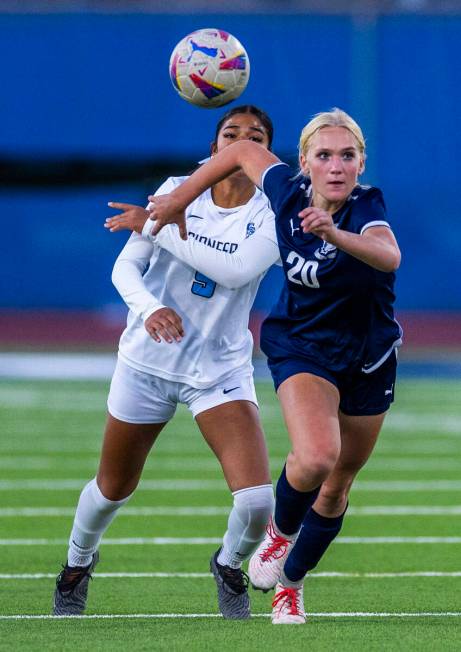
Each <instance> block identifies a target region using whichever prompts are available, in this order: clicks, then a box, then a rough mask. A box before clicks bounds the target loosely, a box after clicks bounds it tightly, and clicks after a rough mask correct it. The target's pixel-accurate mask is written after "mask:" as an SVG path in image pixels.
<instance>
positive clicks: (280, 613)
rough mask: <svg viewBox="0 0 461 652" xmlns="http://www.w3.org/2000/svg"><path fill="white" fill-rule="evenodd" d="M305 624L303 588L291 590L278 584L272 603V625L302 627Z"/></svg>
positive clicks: (291, 588)
mask: <svg viewBox="0 0 461 652" xmlns="http://www.w3.org/2000/svg"><path fill="white" fill-rule="evenodd" d="M305 622H306V614H305V613H304V602H303V587H302V586H300V587H299V588H293V587H288V586H283V585H282V584H280V583H278V584H277V586H276V588H275V596H274V600H273V602H272V624H273V625H303V624H304V623H305Z"/></svg>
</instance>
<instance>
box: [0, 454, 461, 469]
mask: <svg viewBox="0 0 461 652" xmlns="http://www.w3.org/2000/svg"><path fill="white" fill-rule="evenodd" d="M270 463H271V466H272V467H273V468H274V469H276V468H279V467H280V468H282V466H283V464H284V463H285V458H284V457H271V458H270ZM97 465H98V458H97V457H92V458H89V459H87V460H83V459H78V460H76V459H75V458H74V457H73V456H71V457H69V458H67V457H66V458H63V459H60V460H57V459H56V458H54V457H45V456H23V455H8V456H2V457H0V469H10V470H13V471H24V470H25V469H29V470H32V469H35V470H37V469H56V468H58V467H59V468H60V469H73V470H74V471H75V470H76V469H95V468H96V467H97ZM218 468H219V466H218V462H217V460H216V459H215V458H213V457H210V456H209V455H208V454H207V455H206V456H203V457H198V456H194V457H193V458H190V457H187V458H184V457H174V456H171V457H168V458H165V457H163V456H162V457H155V455H154V456H153V457H152V458H150V459H149V460H148V461H147V464H146V466H145V470H151V471H156V470H157V469H168V470H170V471H179V470H182V471H192V470H195V471H198V470H206V471H208V470H210V471H212V470H216V469H218ZM367 468H368V469H370V470H384V471H388V472H390V473H391V472H392V471H409V472H412V471H458V470H459V471H461V459H452V458H449V459H429V460H425V459H418V460H417V459H413V458H405V457H388V458H378V457H374V458H372V459H371V460H370V461H369V462H368V464H367Z"/></svg>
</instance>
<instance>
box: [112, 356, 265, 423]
mask: <svg viewBox="0 0 461 652" xmlns="http://www.w3.org/2000/svg"><path fill="white" fill-rule="evenodd" d="M230 401H250V402H251V403H254V404H255V405H256V406H258V401H257V398H256V392H255V386H254V382H253V377H252V376H251V375H248V374H247V373H245V374H241V373H237V374H234V375H232V376H229V377H228V378H226V379H225V380H223V381H220V382H218V383H217V384H216V385H213V386H212V387H209V388H207V389H196V388H195V387H191V386H190V385H186V384H185V383H177V382H173V381H171V380H165V379H164V378H160V377H159V376H153V375H151V374H147V373H145V372H143V371H137V370H136V369H133V367H130V366H129V365H127V364H125V363H124V362H122V360H120V359H119V360H118V361H117V366H116V367H115V371H114V375H113V376H112V382H111V385H110V391H109V396H108V398H107V408H108V410H109V413H110V414H111V415H112V416H113V417H115V418H116V419H119V420H120V421H125V422H126V423H165V422H166V421H169V420H170V419H172V417H173V416H174V413H175V411H176V407H177V405H178V403H184V404H185V405H187V407H188V408H189V410H190V411H191V412H192V416H193V417H194V418H195V417H196V416H197V414H200V412H203V411H204V410H209V409H210V408H213V407H216V406H217V405H222V404H223V403H229V402H230Z"/></svg>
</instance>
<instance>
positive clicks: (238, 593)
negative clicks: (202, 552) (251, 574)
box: [210, 549, 251, 620]
mask: <svg viewBox="0 0 461 652" xmlns="http://www.w3.org/2000/svg"><path fill="white" fill-rule="evenodd" d="M219 552H220V549H219V550H217V551H216V552H215V553H214V555H213V556H212V558H211V560H210V571H211V572H212V573H213V575H214V578H215V580H216V586H217V588H218V604H219V609H220V611H221V613H222V615H223V616H224V618H227V619H230V620H247V619H248V618H250V617H251V613H250V598H249V596H248V575H247V574H246V573H245V572H244V571H243V570H242V569H241V568H231V567H230V566H221V564H218V562H217V558H218V555H219Z"/></svg>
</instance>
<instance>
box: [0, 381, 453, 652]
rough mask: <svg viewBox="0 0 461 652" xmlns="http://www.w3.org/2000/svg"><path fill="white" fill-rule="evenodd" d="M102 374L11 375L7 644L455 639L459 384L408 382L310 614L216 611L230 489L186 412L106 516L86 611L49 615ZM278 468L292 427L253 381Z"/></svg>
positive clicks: (297, 644) (375, 643)
mask: <svg viewBox="0 0 461 652" xmlns="http://www.w3.org/2000/svg"><path fill="white" fill-rule="evenodd" d="M106 392H107V383H101V382H60V383H56V382H53V383H52V382H46V381H41V382H25V381H24V382H22V381H14V382H12V381H9V382H6V381H2V382H0V412H1V430H2V437H1V439H0V649H1V650H98V651H99V650H121V649H127V650H194V651H195V650H197V651H198V650H217V649H219V650H220V651H227V650H232V651H233V652H238V651H240V650H243V651H246V650H274V649H279V648H282V649H287V650H288V649H290V650H313V651H315V652H316V651H318V650H335V651H339V652H342V651H344V650H346V651H347V650H367V651H374V650H376V651H378V650H379V651H381V650H405V651H406V650H418V651H419V650H431V651H434V650H444V651H450V650H460V649H461V528H460V525H461V500H460V492H461V474H460V471H461V382H460V381H447V382H440V381H437V382H436V381H430V380H412V381H408V380H405V381H401V382H400V384H399V386H398V392H397V400H396V404H395V406H394V407H393V408H392V411H391V414H390V415H389V417H388V419H387V422H386V425H385V429H384V431H383V433H382V436H381V439H380V442H379V444H378V447H377V449H376V451H375V454H374V456H373V458H372V459H371V460H370V462H369V463H368V465H367V467H366V468H365V469H364V470H363V471H362V473H361V474H360V476H359V478H358V480H357V483H356V486H355V488H354V491H353V493H352V497H351V506H350V510H349V516H348V518H347V519H346V521H345V524H344V528H343V530H342V532H341V535H340V537H339V539H338V540H337V542H335V543H334V544H333V545H332V547H331V549H330V550H329V552H328V554H327V555H326V557H325V559H324V560H322V562H321V564H320V565H319V567H318V568H317V570H316V572H315V573H313V574H312V576H311V577H310V578H309V579H308V581H307V585H306V589H305V602H306V610H307V611H308V612H309V613H310V614H311V616H310V618H309V621H308V624H307V625H305V626H302V627H288V628H287V627H273V626H272V625H271V624H270V622H269V620H268V618H267V614H268V613H269V612H270V599H271V598H270V595H269V594H268V595H263V594H259V593H256V592H254V591H252V592H251V600H252V610H253V614H254V616H255V617H254V618H253V619H252V621H250V622H245V623H242V622H228V621H223V620H222V618H220V617H218V613H217V604H216V598H215V586H214V583H213V580H212V578H211V575H210V574H209V572H208V561H209V558H210V556H211V553H212V552H213V551H214V550H215V549H216V548H217V547H218V542H219V540H220V538H221V536H222V534H223V532H224V530H225V524H226V514H227V511H228V509H229V506H230V503H231V501H230V497H229V493H228V490H227V487H226V486H225V483H224V481H223V479H222V475H221V472H220V469H219V468H218V465H217V463H216V461H215V460H214V458H213V457H212V455H211V453H210V452H209V450H208V449H207V447H206V445H205V444H204V442H203V441H202V439H201V437H200V435H199V432H198V429H197V428H196V427H195V425H194V423H193V422H192V420H191V418H190V416H189V414H188V412H187V411H186V410H183V409H181V410H179V411H178V414H177V416H176V418H175V419H174V421H173V422H172V423H171V424H170V425H169V426H168V428H167V429H166V430H165V431H164V432H163V433H162V435H161V437H160V440H159V442H158V444H157V446H156V449H155V450H154V452H153V453H152V455H151V457H150V459H149V461H148V464H147V466H146V469H145V472H144V476H143V481H142V483H141V485H140V487H139V489H138V491H137V493H136V495H135V496H134V497H133V499H132V500H131V501H130V503H129V504H128V505H127V506H126V507H125V508H124V510H122V512H121V513H120V515H119V516H118V518H117V519H116V520H115V522H114V523H113V524H112V526H111V527H110V529H109V531H108V533H107V535H106V538H105V540H104V541H103V544H102V546H101V562H100V564H99V566H98V569H97V570H98V572H97V573H95V576H94V581H93V582H91V584H90V595H89V602H88V610H87V613H88V617H83V618H77V619H75V618H74V619H57V618H51V617H49V616H48V614H49V613H50V607H51V598H52V593H53V588H54V578H55V576H56V574H57V573H58V572H59V570H60V564H61V563H62V562H63V561H64V559H65V553H66V541H67V537H68V535H69V531H70V527H71V523H72V519H73V512H74V508H75V505H76V501H77V498H78V495H79V492H80V489H81V488H82V486H83V485H84V484H85V483H86V481H87V480H88V479H90V478H91V477H92V476H93V475H94V473H95V470H96V465H97V460H98V452H99V446H100V441H101V432H102V428H103V424H104V419H105V398H106ZM258 395H259V397H260V402H261V413H262V417H263V421H264V426H265V431H266V433H267V438H268V442H269V450H270V454H271V468H272V472H273V477H274V478H276V477H277V476H278V473H279V471H280V468H281V466H282V464H283V459H284V456H285V454H286V452H287V438H286V434H285V430H284V426H283V424H282V421H281V418H280V415H279V409H278V406H277V403H276V400H275V398H274V394H273V391H272V388H271V386H270V385H269V384H267V383H260V384H259V385H258Z"/></svg>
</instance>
